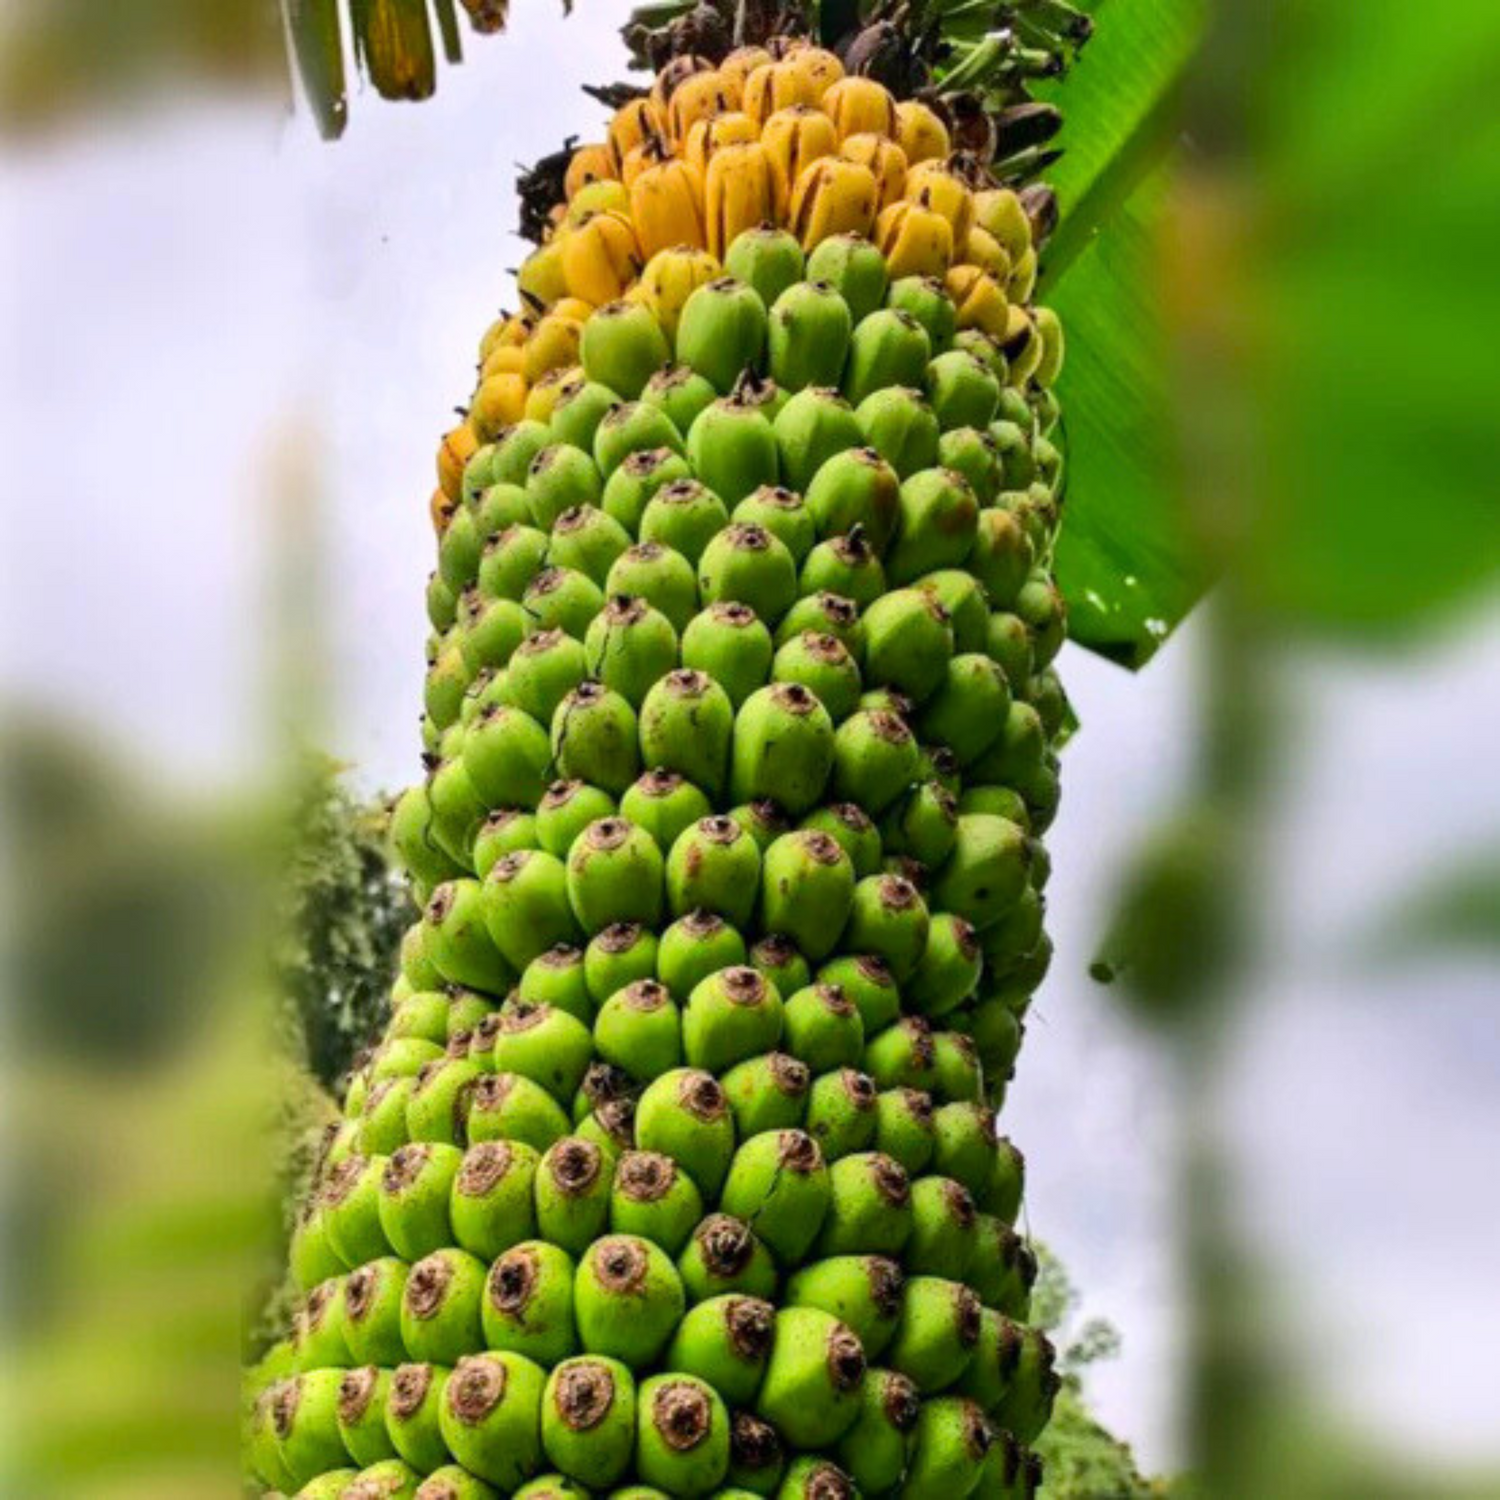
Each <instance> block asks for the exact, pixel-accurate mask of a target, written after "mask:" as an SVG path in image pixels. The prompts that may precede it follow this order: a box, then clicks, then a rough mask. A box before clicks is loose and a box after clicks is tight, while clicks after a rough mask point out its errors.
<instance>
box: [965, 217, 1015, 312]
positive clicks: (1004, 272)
mask: <svg viewBox="0 0 1500 1500" xmlns="http://www.w3.org/2000/svg"><path fill="white" fill-rule="evenodd" d="M958 256H959V259H960V260H962V261H967V262H968V263H969V264H970V265H973V266H978V267H979V269H980V270H981V271H988V272H989V273H990V275H991V276H993V277H994V278H995V280H996V281H998V282H999V283H1000V284H1001V286H1004V285H1005V284H1006V282H1008V281H1009V280H1010V256H1008V255H1007V254H1006V253H1005V249H1004V247H1003V246H1002V245H1001V244H1000V241H999V240H997V239H996V238H995V236H994V235H992V234H991V233H990V232H989V231H988V230H987V229H981V228H980V227H979V225H978V224H975V225H974V227H973V228H972V229H970V230H969V237H968V239H966V240H965V241H964V242H963V244H962V245H960V246H959V249H958ZM1012 300H1014V298H1012Z"/></svg>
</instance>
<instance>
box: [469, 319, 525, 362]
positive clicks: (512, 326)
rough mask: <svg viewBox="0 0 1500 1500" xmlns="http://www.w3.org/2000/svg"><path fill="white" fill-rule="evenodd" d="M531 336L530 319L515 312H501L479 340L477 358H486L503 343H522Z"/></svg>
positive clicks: (503, 344)
mask: <svg viewBox="0 0 1500 1500" xmlns="http://www.w3.org/2000/svg"><path fill="white" fill-rule="evenodd" d="M530 337H531V319H530V318H527V317H523V316H521V315H520V314H517V313H501V314H500V316H499V317H498V318H496V319H495V321H494V322H493V323H491V324H490V326H489V327H488V328H486V329H485V331H484V337H483V338H482V339H480V341H479V358H480V360H481V361H483V360H486V359H488V358H489V357H490V355H491V354H493V353H494V352H495V350H496V349H499V348H501V347H502V346H505V345H520V344H524V343H525V342H526V340H527V339H529V338H530Z"/></svg>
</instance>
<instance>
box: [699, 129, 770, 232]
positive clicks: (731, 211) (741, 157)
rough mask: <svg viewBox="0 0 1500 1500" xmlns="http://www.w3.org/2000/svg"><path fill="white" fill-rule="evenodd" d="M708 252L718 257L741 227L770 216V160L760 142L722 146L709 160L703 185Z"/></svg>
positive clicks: (762, 220) (744, 228) (742, 228)
mask: <svg viewBox="0 0 1500 1500" xmlns="http://www.w3.org/2000/svg"><path fill="white" fill-rule="evenodd" d="M703 201H704V219H705V221H706V226H707V230H708V248H709V252H710V253H711V254H712V255H713V256H714V257H715V258H716V259H718V260H723V259H724V252H725V251H726V250H727V249H728V248H729V246H730V245H732V244H733V243H734V241H735V238H736V236H738V235H739V234H740V233H741V232H742V231H743V230H746V229H753V228H754V227H755V226H756V225H757V224H763V223H765V222H766V221H767V220H769V219H770V218H771V216H772V213H773V211H774V206H775V184H774V180H773V177H772V172H771V160H770V157H769V156H767V154H766V148H765V147H764V146H762V145H761V144H760V142H759V141H753V142H750V143H748V144H746V145H743V146H725V147H724V148H723V150H721V151H718V152H715V154H714V155H713V156H712V157H711V158H710V160H709V163H708V171H707V173H706V174H705V177H704V187H703Z"/></svg>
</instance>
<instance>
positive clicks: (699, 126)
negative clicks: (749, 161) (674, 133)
mask: <svg viewBox="0 0 1500 1500" xmlns="http://www.w3.org/2000/svg"><path fill="white" fill-rule="evenodd" d="M759 139H760V132H759V131H758V130H757V129H756V128H755V121H754V120H752V119H751V118H750V116H749V115H747V114H741V113H740V112H739V111H738V110H732V111H730V113H728V114H723V115H715V116H714V117H713V119H711V120H699V121H698V122H697V123H696V124H695V125H694V126H693V128H692V129H691V130H689V131H688V133H687V139H686V140H685V141H684V142H683V144H682V147H681V151H682V159H683V160H684V161H685V162H687V164H688V165H689V166H690V167H691V168H692V169H693V170H694V171H695V172H696V173H697V174H698V178H699V180H700V181H702V179H703V178H704V176H705V175H706V174H707V172H708V161H709V158H710V157H711V156H712V155H713V154H714V152H715V151H717V150H719V149H720V148H721V147H723V146H734V145H744V144H745V143H746V142H748V141H755V140H759Z"/></svg>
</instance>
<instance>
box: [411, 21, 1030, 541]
mask: <svg viewBox="0 0 1500 1500" xmlns="http://www.w3.org/2000/svg"><path fill="white" fill-rule="evenodd" d="M604 134H605V138H604V139H603V140H601V141H596V142H591V143H589V144H586V145H582V146H580V147H578V148H577V150H576V151H575V152H574V153H573V156H572V159H571V161H570V162H569V164H568V168H567V172H566V177H565V190H566V200H565V201H564V202H560V203H558V204H557V205H556V206H555V207H554V209H553V211H552V216H551V218H552V223H551V230H550V233H549V234H548V236H547V238H546V240H545V241H544V243H543V244H542V245H541V246H540V248H539V249H538V250H537V251H536V252H535V253H534V254H533V255H532V256H531V257H530V258H529V259H528V260H527V261H526V262H525V264H524V265H523V266H522V267H521V269H520V272H519V276H518V280H519V285H520V292H521V297H522V300H523V302H524V304H525V306H524V310H523V311H522V312H520V313H519V314H516V315H513V316H507V317H502V318H500V319H499V320H497V321H496V322H495V323H494V324H493V325H492V326H491V327H490V328H489V329H488V330H487V332H486V333H485V336H484V339H483V341H482V343H481V346H480V351H479V360H480V367H479V381H478V385H477V387H476V389H475V392H474V395H473V399H472V402H471V405H470V409H469V412H468V416H467V418H466V420H465V421H464V422H463V423H462V424H461V425H460V426H458V427H457V428H455V429H454V430H452V431H451V432H449V433H448V434H446V436H445V437H444V439H443V442H442V446H441V448H440V451H439V455H438V479H439V486H438V489H437V491H436V493H435V494H434V496H433V500H432V515H433V522H434V525H435V526H436V527H437V529H438V530H439V531H441V530H442V528H443V526H444V525H445V524H446V520H447V517H448V516H449V515H450V514H451V512H452V510H453V508H454V507H455V506H456V505H457V504H458V503H459V499H460V492H461V483H462V475H463V469H464V466H465V465H466V464H467V462H468V460H469V459H470V458H471V457H472V456H473V454H474V452H475V451H476V450H477V449H478V448H479V447H481V446H482V445H484V444H485V443H489V442H492V441H493V440H494V439H495V437H496V436H497V435H498V434H499V433H500V432H501V431H502V430H503V429H504V428H506V427H507V426H510V425H512V424H513V423H515V422H518V421H521V420H523V419H526V418H531V419H536V420H543V421H545V420H547V417H548V415H549V412H550V408H551V405H552V403H553V402H554V401H555V400H556V397H557V394H558V392H559V391H560V390H561V389H562V388H563V387H564V386H565V385H566V384H567V382H568V381H569V380H570V379H573V378H575V377H576V375H577V371H578V365H579V346H580V343H581V341H582V337H583V325H584V323H585V322H586V321H587V319H588V317H589V315H590V314H591V313H592V312H593V311H594V310H595V309H597V308H599V307H602V306H604V305H606V304H608V303H611V302H616V301H620V300H625V301H640V302H645V303H646V304H647V305H648V306H650V308H651V309H652V311H653V312H654V313H655V314H656V316H657V319H658V321H659V322H660V323H661V324H662V326H663V327H664V328H665V329H666V330H667V332H668V334H669V336H670V334H671V332H672V330H673V328H674V327H675V322H676V318H677V317H678V315H679V314H680V312H681V309H682V307H683V305H684V303H685V302H686V301H687V299H688V297H689V296H690V295H691V294H692V293H693V292H694V291H695V290H696V289H697V288H698V287H699V286H702V285H704V284H705V283H706V282H709V281H712V280H713V279H714V278H715V277H716V276H718V275H720V274H721V272H722V270H723V266H724V258H725V256H726V254H727V253H728V250H729V247H730V246H731V245H732V244H733V243H734V242H735V240H736V239H737V238H738V237H739V236H740V235H741V234H742V233H743V232H744V231H745V230H748V229H752V228H756V227H760V226H765V225H770V226H775V227H781V228H787V229H789V230H790V231H791V232H792V233H793V234H794V235H795V236H796V238H797V239H798V241H799V242H800V244H801V246H802V248H803V250H804V251H809V252H810V251H812V250H814V249H815V248H816V247H817V246H818V245H819V244H821V243H822V242H823V241H824V240H827V239H829V238H831V237H833V236H837V235H854V236H858V237H860V238H864V239H868V240H870V241H872V242H873V243H874V244H875V246H876V247H877V248H878V249H879V250H880V252H881V254H882V256H883V257H884V258H885V261H886V265H887V271H888V274H889V277H890V279H891V280H892V281H896V280H899V279H901V278H904V277H908V276H922V277H930V278H934V279H936V280H938V281H940V282H942V283H943V285H944V286H945V288H946V290H947V292H948V294H949V296H950V297H951V298H952V300H953V301H954V303H955V304H956V305H957V307H958V309H959V326H960V327H963V328H969V327H973V328H978V329H981V330H982V331H983V332H985V333H986V334H988V335H990V336H991V337H992V338H994V339H995V340H996V341H997V342H998V343H1000V344H1001V345H1002V346H1003V347H1005V348H1007V349H1008V350H1009V349H1015V348H1017V347H1025V346H1026V345H1028V344H1029V343H1033V342H1036V335H1037V327H1038V315H1037V310H1034V309H1032V308H1031V307H1030V305H1029V304H1030V302H1031V298H1032V295H1033V293H1034V291H1035V287H1036V278H1037V252H1036V247H1035V245H1034V244H1033V236H1032V228H1031V224H1030V222H1029V220H1028V217H1027V214H1026V211H1025V209H1024V208H1023V206H1022V204H1021V201H1020V198H1019V197H1018V195H1017V194H1016V193H1015V192H1013V191H1011V190H1010V189H1008V188H1003V187H996V186H992V185H987V181H986V178H985V175H984V172H983V169H982V167H981V165H980V164H979V163H978V162H977V161H976V160H975V159H974V158H972V157H968V156H966V155H964V154H963V153H954V152H953V151H952V143H951V141H950V138H949V132H948V128H947V126H946V125H945V124H944V122H943V120H942V118H941V117H940V116H939V115H938V114H937V112H936V111H935V110H934V109H932V108H931V107H930V106H929V105H927V104H925V103H923V102H922V101H921V100H917V99H904V100H898V99H897V98H896V97H895V96H894V95H893V94H892V93H891V91H890V90H889V89H887V88H885V87H884V86H883V85H882V84H880V83H877V82H875V81H874V80H873V79H870V78H864V77H859V76H848V75H846V74H845V72H844V68H843V65H842V64H841V63H840V61H839V59H838V58H837V57H836V56H835V55H834V54H833V53H832V52H829V51H826V50H824V49H823V48H820V47H815V46H813V45H811V44H810V43H808V42H805V41H792V42H789V43H786V44H785V46H784V49H783V50H781V53H780V55H779V56H775V57H773V56H772V55H771V53H770V52H768V51H767V50H766V49H764V48H761V47H742V48H740V49H738V50H737V51H735V52H732V53H731V54H730V55H729V56H728V57H727V58H725V60H724V61H723V62H722V63H721V64H719V65H718V66H717V67H716V66H714V65H712V64H711V63H709V62H708V61H707V60H705V59H702V58H695V57H678V58H674V59H673V60H672V62H671V63H669V64H668V65H667V66H666V67H665V68H663V69H662V71H661V72H660V73H659V74H658V76H657V78H656V79H655V81H654V83H653V85H652V87H651V90H650V92H649V93H648V94H645V95H643V96H641V97H639V98H635V99H632V100H630V101H629V102H628V103H627V104H625V105H623V106H621V107H620V108H619V109H618V110H616V112H615V114H614V115H613V117H612V118H611V119H610V121H609V123H608V126H607V128H606V130H605V133H604ZM1037 358H1038V360H1040V358H1041V355H1040V350H1038V354H1037ZM1019 373H1020V374H1021V376H1022V377H1023V378H1024V376H1025V374H1026V372H1025V371H1024V370H1022V371H1020V372H1019Z"/></svg>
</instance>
